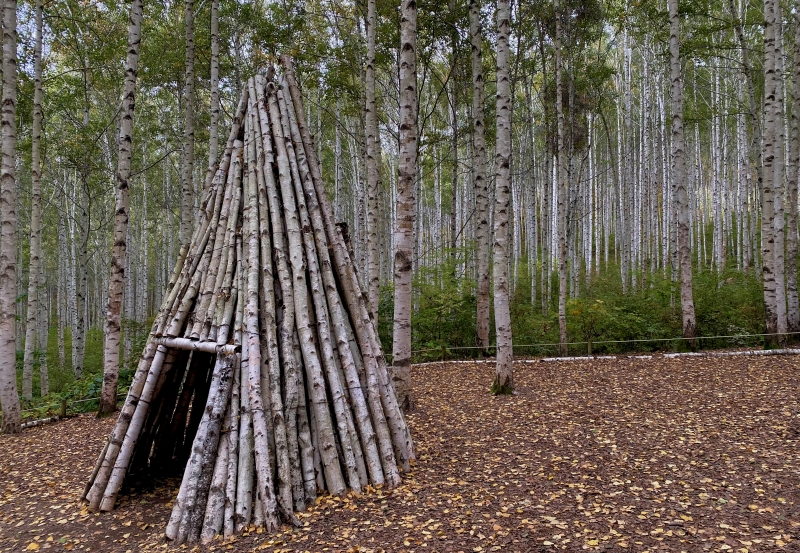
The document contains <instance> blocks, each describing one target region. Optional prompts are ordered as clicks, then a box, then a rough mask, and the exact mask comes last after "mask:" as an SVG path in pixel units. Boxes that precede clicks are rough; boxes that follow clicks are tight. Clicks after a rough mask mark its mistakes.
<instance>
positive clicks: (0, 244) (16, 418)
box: [0, 0, 20, 434]
mask: <svg viewBox="0 0 800 553" xmlns="http://www.w3.org/2000/svg"><path fill="white" fill-rule="evenodd" d="M2 7H3V104H2V167H0V405H2V409H3V424H2V427H0V430H1V431H2V432H3V433H4V434H15V433H17V432H19V431H20V407H19V396H18V395H17V374H16V355H17V352H16V324H15V320H16V315H17V312H16V297H17V238H18V237H17V181H16V154H17V151H16V150H17V122H16V108H17V2H16V0H4V2H3V4H2Z"/></svg>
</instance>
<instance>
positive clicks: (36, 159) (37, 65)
mask: <svg viewBox="0 0 800 553" xmlns="http://www.w3.org/2000/svg"><path fill="white" fill-rule="evenodd" d="M35 17H36V38H35V39H34V48H33V86H34V90H33V125H32V127H31V222H30V227H31V232H30V262H29V265H28V309H27V313H28V316H27V320H26V321H25V353H24V357H23V362H22V397H24V398H26V399H31V398H32V397H33V362H34V356H35V354H36V349H37V348H36V346H37V334H38V332H37V330H38V329H37V327H40V326H41V325H39V324H38V321H39V316H40V315H41V313H40V311H41V310H40V309H39V287H40V286H41V285H42V284H43V283H44V282H43V280H42V276H43V275H42V269H41V266H42V160H41V144H42V0H36V16H35ZM44 331H45V332H47V327H46V326H45V327H44ZM42 338H43V336H42V337H40V338H39V341H40V342H41V341H42ZM44 376H45V379H44V382H46V381H47V378H46V377H47V372H46V370H45V372H44ZM40 381H41V379H40ZM46 389H47V386H46V385H43V386H42V391H44V390H46ZM43 395H44V394H43Z"/></svg>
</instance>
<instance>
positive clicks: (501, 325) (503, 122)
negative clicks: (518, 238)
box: [492, 0, 514, 395]
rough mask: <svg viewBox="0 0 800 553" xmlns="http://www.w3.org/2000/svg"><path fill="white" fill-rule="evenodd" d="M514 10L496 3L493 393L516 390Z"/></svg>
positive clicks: (505, 2) (503, 2)
mask: <svg viewBox="0 0 800 553" xmlns="http://www.w3.org/2000/svg"><path fill="white" fill-rule="evenodd" d="M510 27H511V11H510V8H509V1H508V0H498V2H497V116H496V117H497V155H496V160H495V177H494V178H495V204H494V319H495V332H496V334H497V365H496V367H495V380H494V383H493V384H492V393H493V394H495V395H499V394H511V393H513V391H514V379H513V372H512V369H513V366H512V365H513V361H514V350H513V343H512V337H511V307H510V305H509V279H508V261H509V243H508V220H509V209H510V196H511V191H510V188H511V83H510V81H509V66H510V61H509V59H510V54H509V48H508V34H509V29H510Z"/></svg>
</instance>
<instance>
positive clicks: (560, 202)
mask: <svg viewBox="0 0 800 553" xmlns="http://www.w3.org/2000/svg"><path fill="white" fill-rule="evenodd" d="M553 8H554V10H555V20H556V35H555V42H554V49H555V66H556V133H557V141H556V191H557V196H558V199H557V201H556V219H557V228H558V232H557V235H558V334H559V341H560V343H561V355H567V353H568V351H567V182H566V175H565V169H566V168H565V163H566V161H567V160H566V157H567V151H566V149H567V148H566V140H565V136H564V134H565V132H566V129H565V122H564V92H563V90H564V84H563V73H564V68H563V60H562V52H561V38H562V36H561V35H562V33H561V11H560V5H559V2H558V0H555V2H554V3H553ZM623 258H625V254H623ZM626 275H627V272H626V271H625V270H623V287H624V285H625V284H624V283H625V279H626V278H627V276H626Z"/></svg>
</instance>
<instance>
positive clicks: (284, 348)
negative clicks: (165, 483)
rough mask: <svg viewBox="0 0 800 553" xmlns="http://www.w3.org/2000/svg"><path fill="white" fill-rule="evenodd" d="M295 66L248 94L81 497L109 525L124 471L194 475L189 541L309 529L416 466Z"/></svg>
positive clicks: (184, 485) (185, 506) (179, 512)
mask: <svg viewBox="0 0 800 553" xmlns="http://www.w3.org/2000/svg"><path fill="white" fill-rule="evenodd" d="M283 67H284V72H283V75H282V76H281V77H279V78H277V79H275V80H273V77H272V76H270V77H262V76H257V77H255V78H253V79H250V80H249V81H248V83H247V86H246V87H245V88H244V91H243V94H242V97H241V100H240V102H239V106H238V109H237V112H236V116H235V118H234V121H233V125H232V128H231V133H230V136H229V138H228V141H227V144H226V147H225V150H224V153H223V154H222V157H221V159H220V162H219V165H218V169H217V171H216V174H214V175H213V178H211V176H209V178H211V180H210V182H207V183H206V190H205V197H204V201H203V204H202V205H203V209H202V213H201V215H200V220H199V221H198V224H197V227H196V230H195V232H194V235H193V237H192V239H191V241H190V242H189V244H188V245H187V246H184V248H183V250H182V251H181V254H180V256H179V260H178V263H177V264H176V267H175V270H174V272H173V274H172V277H171V279H170V282H169V286H168V288H167V290H166V293H165V295H164V298H165V299H164V302H163V304H162V306H161V309H160V311H159V313H158V316H157V317H156V320H155V323H154V324H153V328H152V331H151V333H150V336H149V339H148V342H147V345H146V346H145V348H144V352H143V354H142V358H141V361H140V362H139V367H138V370H137V372H136V376H135V377H134V380H133V383H132V385H131V388H130V392H129V393H128V398H127V400H126V402H125V406H124V407H123V408H122V412H121V414H120V417H119V420H118V421H117V424H116V426H115V427H114V429H113V431H112V432H111V436H110V437H109V440H108V442H107V445H106V447H105V449H104V450H103V453H102V454H101V455H100V457H99V459H98V461H97V464H96V467H95V469H94V471H93V473H92V475H91V477H90V479H89V482H88V484H87V486H86V488H85V490H84V494H83V499H84V500H85V501H87V502H88V504H89V508H90V509H91V510H102V511H109V510H111V509H113V508H114V504H115V502H116V498H117V495H118V494H119V492H120V489H121V488H122V485H123V481H124V479H125V476H126V475H127V474H128V473H129V472H131V471H139V470H143V469H147V470H156V471H157V470H161V469H165V468H168V467H169V466H175V465H176V464H177V466H179V467H183V466H185V469H184V472H183V480H182V482H181V486H180V491H179V492H178V496H177V498H176V499H175V501H174V507H173V511H172V516H171V518H170V520H169V524H168V526H167V530H166V534H167V537H168V538H169V539H172V540H175V541H176V542H178V543H183V542H185V541H188V542H195V541H203V542H207V541H210V540H211V539H213V537H214V536H215V535H217V534H223V535H225V536H226V537H227V536H229V535H231V534H233V533H234V532H240V531H242V529H243V528H245V527H247V526H248V525H250V524H255V525H256V526H264V527H265V529H266V530H267V531H275V530H277V528H278V527H279V525H280V523H281V522H287V523H297V522H298V521H297V518H296V517H295V516H294V514H293V513H294V512H296V511H302V510H303V509H304V508H305V507H306V505H308V504H309V502H312V501H313V500H314V499H315V497H316V496H317V494H319V493H322V492H323V491H327V492H329V493H331V494H342V493H344V492H345V491H346V490H347V489H348V488H349V489H350V490H353V491H355V492H359V491H361V490H362V489H363V488H364V487H365V486H366V485H367V484H370V483H371V484H374V485H388V486H396V485H397V484H398V483H399V482H400V474H399V469H404V470H405V469H407V468H408V466H409V461H410V460H411V459H413V456H414V453H413V446H412V442H411V436H410V433H409V430H408V427H407V426H406V422H405V419H404V418H403V415H402V412H401V410H400V409H399V407H398V403H397V398H396V396H395V392H394V389H393V387H392V384H391V381H390V379H389V377H388V372H387V368H386V362H385V360H384V357H383V353H382V351H381V346H380V342H379V340H378V337H377V332H376V328H375V324H374V321H373V320H372V319H371V318H370V314H369V309H368V303H367V298H366V296H365V292H364V291H363V290H362V289H361V288H360V286H359V282H358V279H357V278H356V272H355V267H354V265H353V262H352V257H351V255H350V254H349V253H348V244H347V243H346V239H347V238H346V232H344V231H345V230H346V229H344V228H340V226H337V224H336V222H335V221H334V219H333V212H332V210H331V207H330V203H329V202H328V199H327V197H326V195H325V190H324V185H323V183H322V180H321V171H320V167H319V163H318V160H317V158H316V155H315V150H314V147H313V143H312V139H311V135H310V132H309V131H308V128H307V126H306V122H305V119H304V117H303V109H302V105H301V99H300V94H299V90H298V88H297V84H296V82H295V79H294V75H293V72H292V68H291V62H290V60H289V59H288V58H284V60H283ZM398 467H399V468H398Z"/></svg>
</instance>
